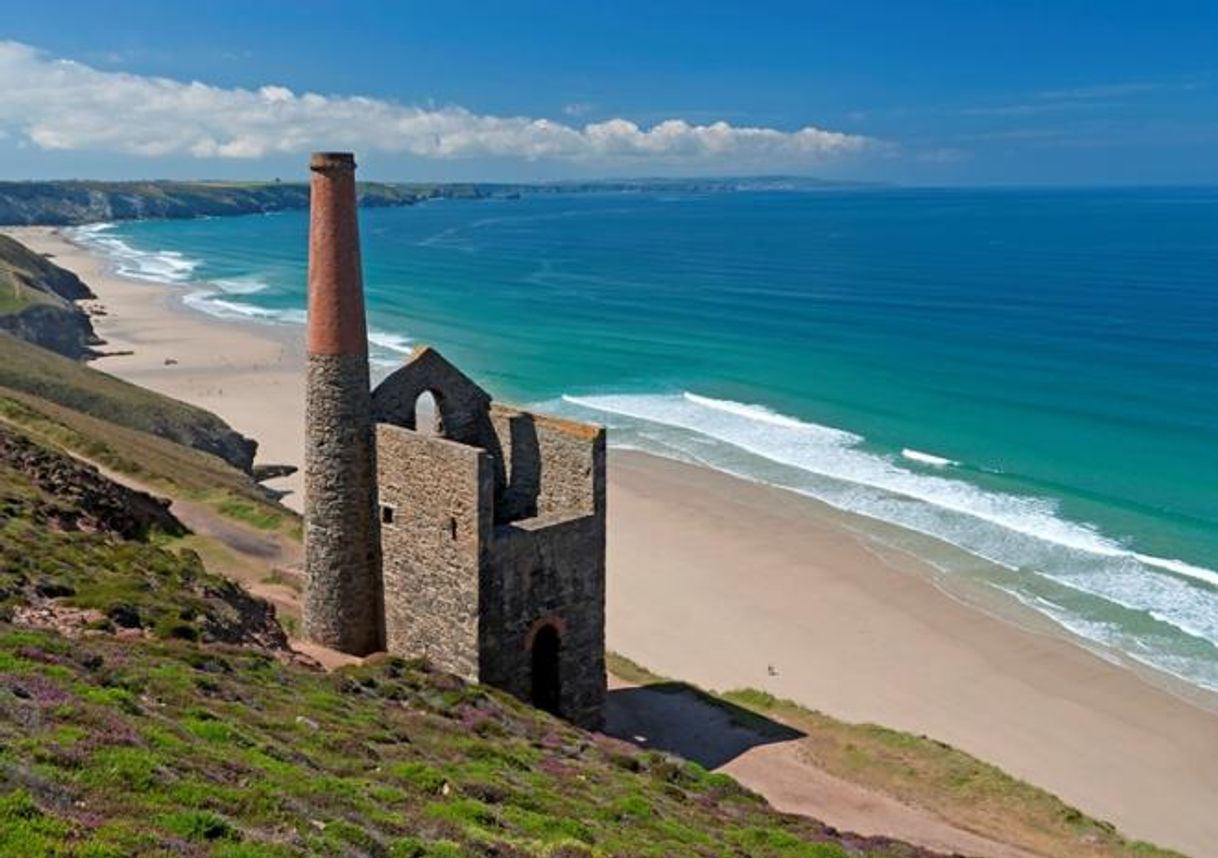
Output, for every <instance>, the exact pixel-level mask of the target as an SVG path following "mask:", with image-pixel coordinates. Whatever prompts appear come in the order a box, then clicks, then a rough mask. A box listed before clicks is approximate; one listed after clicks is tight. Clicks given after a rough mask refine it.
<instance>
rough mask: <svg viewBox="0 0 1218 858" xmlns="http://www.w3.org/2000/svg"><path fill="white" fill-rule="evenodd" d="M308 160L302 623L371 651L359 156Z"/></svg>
mask: <svg viewBox="0 0 1218 858" xmlns="http://www.w3.org/2000/svg"><path fill="white" fill-rule="evenodd" d="M309 169H310V170H311V171H312V181H311V185H310V205H309V209H310V212H309V317H308V334H307V343H308V381H307V390H306V400H305V572H306V590H305V604H304V631H305V635H306V636H307V637H308V638H309V639H311V640H313V641H315V642H316V643H319V644H322V645H324V646H327V647H331V648H333V649H336V650H339V651H341V652H345V653H350V654H352V655H367V654H368V653H372V652H377V651H379V650H382V649H383V648H384V608H383V597H382V591H381V539H380V521H379V518H378V517H377V507H376V504H377V499H376V467H375V460H374V457H375V455H376V453H375V442H374V435H373V427H372V416H371V413H372V412H371V394H370V382H369V376H368V331H367V323H366V321H365V317H364V286H363V275H362V272H361V270H360V249H359V226H358V223H357V220H356V199H355V158H354V156H353V155H351V154H350V153H348V152H318V153H315V154H314V155H313V157H312V160H311V162H310V164H309Z"/></svg>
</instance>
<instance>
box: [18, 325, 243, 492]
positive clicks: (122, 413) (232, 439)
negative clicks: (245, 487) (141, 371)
mask: <svg viewBox="0 0 1218 858" xmlns="http://www.w3.org/2000/svg"><path fill="white" fill-rule="evenodd" d="M0 387H5V388H9V389H11V390H13V391H20V392H24V393H26V394H30V395H33V396H35V397H38V398H39V399H41V400H44V401H47V402H50V403H53V404H56V405H59V406H62V407H64V408H68V409H71V410H73V411H76V412H78V413H82V414H85V415H89V416H92V417H95V418H97V419H100V420H102V421H105V422H107V423H110V424H113V425H116V426H121V427H126V428H128V429H135V430H138V431H140V432H144V433H147V434H150V435H154V436H157V437H160V438H164V439H166V440H169V441H174V442H176V443H178V444H181V445H184V446H187V447H192V448H195V449H198V450H202V451H203V452H207V453H211V454H213V455H217V456H220V457H221V458H224V459H226V461H228V462H229V463H230V464H234V465H236V466H239V467H242V468H244V467H247V466H248V464H249V460H251V459H252V456H253V454H252V452H250V451H249V450H248V449H245V452H244V453H242V452H241V451H242V449H244V448H243V443H244V441H243V440H242V439H241V436H240V435H238V434H237V433H236V432H234V431H233V430H232V428H231V427H229V426H228V424H226V423H225V422H224V421H223V420H221V419H220V418H219V417H216V416H215V415H214V414H212V413H211V412H209V411H204V410H203V409H201V408H196V407H194V406H193V405H187V404H186V403H183V402H178V401H177V400H174V399H170V398H169V397H167V396H162V395H160V394H158V393H154V392H152V391H150V390H146V389H144V388H142V387H138V386H136V385H134V384H130V383H128V382H125V381H122V380H120V379H118V378H115V377H114V376H112V375H108V374H107V373H104V372H98V371H97V370H95V369H91V368H89V367H87V366H85V365H84V364H81V363H77V362H76V361H72V360H69V359H68V358H65V357H62V356H60V355H57V354H55V353H54V352H50V351H47V350H46V349H42V348H39V347H38V346H35V345H31V344H30V343H27V342H25V341H23V340H19V339H17V338H16V337H13V336H9V335H7V334H2V333H0Z"/></svg>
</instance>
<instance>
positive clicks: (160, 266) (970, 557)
mask: <svg viewBox="0 0 1218 858" xmlns="http://www.w3.org/2000/svg"><path fill="white" fill-rule="evenodd" d="M362 231H363V240H364V261H365V280H366V286H367V294H368V302H369V316H370V324H371V326H372V328H373V332H372V334H371V341H372V344H373V351H374V356H375V360H376V361H377V362H378V364H379V365H381V366H384V367H388V366H392V365H393V364H395V363H396V362H398V361H400V360H401V358H402V355H403V354H405V353H406V352H408V350H409V349H410V347H411V345H412V344H415V343H421V342H427V343H432V344H435V345H437V346H439V347H440V348H441V349H442V350H443V351H444V352H445V353H446V354H447V355H449V356H450V357H451V358H453V359H454V360H455V361H456V362H457V363H459V364H460V365H461V366H462V367H464V368H465V369H466V370H467V371H469V372H470V373H471V374H472V375H474V376H475V377H476V378H477V379H479V380H480V381H482V382H484V383H485V385H486V386H487V387H488V388H489V389H490V390H491V391H492V392H493V393H494V394H495V395H496V396H498V397H501V398H504V399H507V400H512V401H516V402H521V403H531V404H536V405H539V406H540V407H543V408H546V409H550V410H556V411H561V412H564V413H568V414H570V415H572V416H579V417H585V418H591V419H595V420H598V421H601V422H604V423H607V424H608V425H609V426H610V427H611V435H610V437H611V440H612V443H614V444H617V445H619V446H626V447H635V448H641V449H644V450H649V451H652V452H655V453H659V454H661V455H667V456H672V457H677V458H681V459H685V460H690V461H696V462H700V463H704V464H706V465H708V466H710V467H714V468H718V469H721V470H723V471H728V472H731V473H736V474H741V475H744V476H748V477H750V478H753V479H757V480H762V481H765V482H769V483H773V484H776V485H779V486H784V487H787V488H789V489H791V490H793V491H796V492H801V493H804V494H807V495H810V496H813V497H816V498H819V499H821V500H824V501H826V502H828V503H829V504H832V505H833V506H836V507H839V508H841V509H843V510H847V511H851V512H854V513H859V514H861V515H863V516H866V517H869V518H871V519H877V520H881V521H884V522H888V523H891V524H896V525H900V526H901V527H903V528H905V529H907V531H910V532H915V533H917V534H919V536H918V537H917V539H916V540H913V541H911V542H910V543H909V544H910V545H914V544H915V543H916V544H918V545H927V544H944V543H946V544H950V545H952V546H955V547H957V548H959V549H963V551H955V550H946V551H943V552H939V553H937V554H935V556H932V557H931V558H930V559H932V560H933V562H935V563H936V564H937V565H938V566H939V567H940V569H941V570H942V572H943V574H944V575H948V576H959V577H961V578H962V579H964V578H971V579H973V580H979V581H981V582H982V583H983V584H984V585H986V586H992V587H995V588H998V589H1001V590H1004V591H1006V592H1007V593H1009V594H1010V595H1011V596H1013V597H1014V598H1017V599H1019V600H1020V601H1021V602H1023V603H1024V604H1026V605H1028V606H1030V607H1032V608H1034V609H1036V610H1038V611H1040V612H1041V613H1042V614H1044V615H1046V616H1049V617H1051V618H1053V619H1054V620H1055V621H1057V622H1058V623H1060V624H1062V625H1063V626H1065V627H1067V628H1069V629H1070V630H1072V631H1073V632H1075V633H1076V634H1078V635H1081V636H1083V637H1085V638H1087V639H1089V640H1092V641H1095V642H1097V643H1101V644H1103V645H1105V646H1107V647H1111V648H1113V649H1115V650H1117V651H1120V652H1121V653H1124V654H1125V656H1127V657H1129V658H1132V659H1136V660H1138V661H1140V662H1143V663H1145V664H1148V665H1152V666H1154V667H1157V668H1159V669H1161V670H1164V671H1167V672H1170V673H1173V674H1175V675H1177V676H1180V677H1183V678H1186V679H1187V680H1189V681H1191V682H1193V683H1195V684H1197V685H1201V686H1205V687H1208V688H1211V689H1218V189H1174V190H1164V189H1153V190H1150V189H1143V190H1134V189H1127V190H1031V191H1028V190H1018V191H1016V190H907V189H898V190H862V191H822V192H814V193H779V192H771V193H743V192H742V193H721V194H712V195H706V196H697V195H656V194H645V193H635V194H603V195H602V194H582V195H581V194H569V195H561V194H560V195H537V196H525V197H524V198H522V199H517V200H506V199H495V200H481V201H438V202H434V203H428V204H425V205H420V206H416V207H412V208H403V209H371V210H365V211H364V212H363V213H362ZM77 237H78V238H79V239H80V240H81V241H83V242H86V243H88V244H91V245H93V246H95V247H97V248H99V249H101V250H102V251H104V252H106V253H108V254H110V255H111V256H112V257H113V258H114V260H115V262H116V264H117V265H118V267H119V268H120V269H121V270H122V271H124V272H126V273H128V274H130V275H132V276H136V277H141V278H145V279H148V280H154V281H164V282H170V283H176V284H180V286H181V288H182V290H183V295H184V297H185V300H186V301H187V303H189V304H190V305H192V306H194V307H196V308H198V309H200V310H203V311H205V312H209V313H212V314H215V315H217V316H228V317H236V318H244V319H255V320H262V321H265V322H267V323H272V324H281V325H284V324H287V325H296V324H300V323H302V322H303V319H304V295H305V291H304V289H305V237H306V216H305V214H304V213H303V212H292V213H280V214H274V215H267V216H251V217H240V218H225V219H209V220H195V221H161V222H141V223H124V224H120V225H98V226H92V227H85V228H82V229H80V230H78V231H77ZM927 536H929V537H934V540H936V542H934V543H932V542H931V540H928V539H926V537H927ZM932 554H934V552H932ZM981 559H984V560H985V561H988V562H981ZM745 571H747V570H745Z"/></svg>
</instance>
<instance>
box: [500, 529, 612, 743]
mask: <svg viewBox="0 0 1218 858" xmlns="http://www.w3.org/2000/svg"><path fill="white" fill-rule="evenodd" d="M489 567H490V570H489V572H488V574H486V575H484V578H483V586H482V627H481V635H480V640H481V647H482V653H483V661H482V681H483V682H486V683H488V684H490V685H494V686H496V687H497V688H502V689H504V690H505V691H507V692H509V693H511V694H514V695H516V696H517V697H519V698H521V699H522V700H525V701H528V700H529V699H530V697H531V694H532V653H531V652H530V649H529V645H530V642H531V637H532V635H533V634H534V633H535V632H536V631H537V630H538V628H539V627H540V626H541V625H542V624H546V623H550V624H553V625H555V626H556V627H557V628H558V630H559V635H560V638H561V642H562V643H561V647H560V649H559V675H560V679H561V684H560V688H561V693H560V698H559V700H560V702H559V712H560V714H561V715H562V716H563V717H564V718H567V719H568V720H570V721H572V722H574V723H576V724H580V725H581V726H585V727H598V726H599V725H600V722H601V717H602V715H601V712H602V708H603V706H604V703H605V525H604V518H603V517H601V516H596V515H586V516H581V517H577V518H571V519H565V520H557V521H556V520H553V519H546V518H534V519H528V520H526V521H523V522H517V523H514V524H507V525H502V526H500V527H498V528H496V530H495V537H494V543H493V546H492V549H491V556H490V564H489Z"/></svg>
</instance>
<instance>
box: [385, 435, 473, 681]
mask: <svg viewBox="0 0 1218 858" xmlns="http://www.w3.org/2000/svg"><path fill="white" fill-rule="evenodd" d="M377 463H378V474H377V481H378V484H379V487H380V504H381V513H380V514H381V539H382V544H383V547H384V552H383V553H384V569H383V577H384V585H385V634H386V644H387V649H388V651H389V652H391V653H393V654H395V655H405V656H425V657H427V658H428V659H430V660H431V662H432V663H433V664H435V665H436V666H437V667H439V668H441V669H443V670H447V671H451V672H452V673H456V674H458V675H460V676H462V677H464V678H466V679H469V680H471V681H477V680H478V679H479V663H478V640H479V639H478V627H479V579H480V570H481V569H482V568H483V567H484V566H485V565H486V564H485V560H486V554H487V552H488V550H489V546H490V543H491V518H492V512H491V502H492V493H493V485H494V482H493V475H492V471H491V462H490V460H489V458H488V456H487V454H486V453H485V452H484V451H483V450H481V449H479V448H477V447H470V446H467V445H464V444H458V443H455V442H452V441H448V440H445V439H442V438H435V437H428V436H423V435H417V434H415V433H413V432H411V431H409V430H405V429H402V428H401V427H398V426H392V425H389V424H384V423H382V424H379V425H378V426H377Z"/></svg>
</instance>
